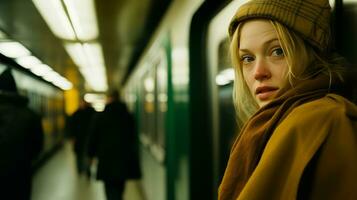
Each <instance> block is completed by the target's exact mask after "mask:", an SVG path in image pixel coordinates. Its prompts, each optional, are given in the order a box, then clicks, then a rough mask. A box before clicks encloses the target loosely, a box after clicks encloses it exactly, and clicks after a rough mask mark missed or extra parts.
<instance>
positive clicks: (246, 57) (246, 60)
mask: <svg viewBox="0 0 357 200" xmlns="http://www.w3.org/2000/svg"><path fill="white" fill-rule="evenodd" d="M240 60H241V62H242V63H243V64H249V63H251V62H252V61H254V58H253V56H249V55H244V56H242V57H241V58H240Z"/></svg>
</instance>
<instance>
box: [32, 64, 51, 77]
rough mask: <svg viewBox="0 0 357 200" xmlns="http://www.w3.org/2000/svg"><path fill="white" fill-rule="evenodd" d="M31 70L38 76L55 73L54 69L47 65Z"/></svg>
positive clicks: (37, 66)
mask: <svg viewBox="0 0 357 200" xmlns="http://www.w3.org/2000/svg"><path fill="white" fill-rule="evenodd" d="M30 70H31V72H32V73H34V74H36V75H37V76H45V75H46V74H48V73H50V72H51V71H53V70H52V68H51V67H50V66H48V65H46V64H38V65H34V66H33V67H32V68H31V69H30Z"/></svg>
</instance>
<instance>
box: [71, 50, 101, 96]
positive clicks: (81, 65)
mask: <svg viewBox="0 0 357 200" xmlns="http://www.w3.org/2000/svg"><path fill="white" fill-rule="evenodd" d="M65 49H66V50H67V52H68V54H69V55H70V56H71V58H72V59H73V60H74V62H75V63H76V65H77V66H78V69H79V71H80V72H81V74H82V76H83V77H84V79H85V81H86V82H87V84H88V85H89V86H90V87H91V88H92V89H93V90H94V91H98V92H102V91H106V90H107V89H108V85H107V77H106V70H105V66H104V59H103V53H102V47H101V46H100V45H99V44H98V43H84V44H81V43H66V44H65Z"/></svg>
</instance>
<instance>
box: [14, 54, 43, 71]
mask: <svg viewBox="0 0 357 200" xmlns="http://www.w3.org/2000/svg"><path fill="white" fill-rule="evenodd" d="M15 61H16V62H17V64H19V65H21V66H22V67H24V68H26V69H31V68H32V67H33V66H35V65H38V64H41V61H40V60H39V59H38V58H36V57H35V56H24V57H19V58H16V59H15Z"/></svg>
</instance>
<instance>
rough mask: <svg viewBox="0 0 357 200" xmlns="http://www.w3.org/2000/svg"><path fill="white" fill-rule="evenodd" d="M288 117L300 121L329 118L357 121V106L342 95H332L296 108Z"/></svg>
mask: <svg viewBox="0 0 357 200" xmlns="http://www.w3.org/2000/svg"><path fill="white" fill-rule="evenodd" d="M288 117H293V118H295V117H298V118H300V120H299V121H301V120H304V119H305V120H304V121H308V120H311V119H313V120H314V121H318V120H322V121H325V120H326V119H327V118H335V119H336V118H341V117H347V118H355V119H357V106H356V105H355V104H354V103H352V102H350V101H349V100H348V99H346V98H344V97H342V96H340V95H337V94H333V93H330V94H327V95H326V96H324V97H322V98H320V99H317V100H314V101H311V102H308V103H304V104H302V105H300V106H298V107H296V108H295V109H294V110H293V111H292V112H291V113H290V114H289V116H288Z"/></svg>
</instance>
